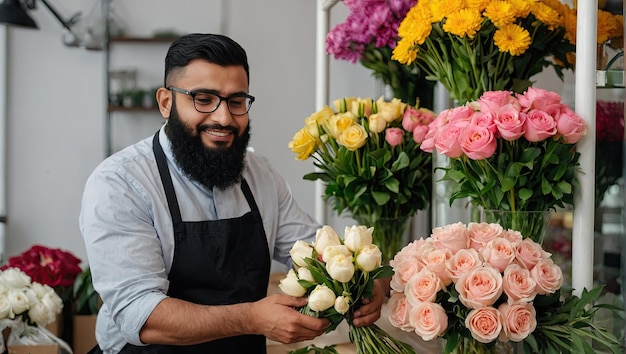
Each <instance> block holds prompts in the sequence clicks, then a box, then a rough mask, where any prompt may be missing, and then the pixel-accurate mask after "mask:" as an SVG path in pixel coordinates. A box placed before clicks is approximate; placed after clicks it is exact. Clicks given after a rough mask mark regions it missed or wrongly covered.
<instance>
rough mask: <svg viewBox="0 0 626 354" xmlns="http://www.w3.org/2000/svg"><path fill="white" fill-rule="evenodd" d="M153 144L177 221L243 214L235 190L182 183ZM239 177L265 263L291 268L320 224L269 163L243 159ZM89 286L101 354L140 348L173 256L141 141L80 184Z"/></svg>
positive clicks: (158, 186) (166, 216)
mask: <svg viewBox="0 0 626 354" xmlns="http://www.w3.org/2000/svg"><path fill="white" fill-rule="evenodd" d="M159 139H160V142H161V146H162V147H163V151H164V152H165V155H166V157H167V160H168V166H169V169H170V174H171V175H172V182H173V184H174V190H175V191H176V196H177V198H178V203H179V206H180V212H181V216H182V218H183V221H202V220H216V219H225V218H234V217H240V216H242V215H244V214H245V213H247V212H249V211H250V207H249V205H248V203H247V201H246V199H245V196H244V195H243V193H242V191H241V187H240V185H236V186H233V187H231V188H229V189H227V190H219V189H213V190H210V189H208V188H206V187H205V186H203V185H201V184H199V183H197V182H195V181H192V180H190V179H189V178H187V177H186V176H185V175H184V174H183V173H182V171H181V170H180V169H179V168H178V166H177V165H176V164H175V162H174V158H173V155H172V151H171V147H170V141H169V139H168V138H167V136H166V135H165V131H164V128H161V130H160V132H159ZM245 166H246V167H245V170H244V178H245V179H246V181H247V182H248V184H249V185H250V189H251V190H252V194H253V195H254V198H255V201H256V203H257V205H258V207H259V210H260V212H261V217H262V218H263V226H264V228H265V234H266V236H267V244H268V246H269V251H270V257H272V258H273V259H275V260H277V261H280V262H282V263H284V264H289V263H290V258H289V250H290V249H291V247H292V246H293V243H294V242H295V241H296V240H299V239H305V240H306V241H312V239H313V238H314V236H315V231H316V230H317V229H318V228H319V225H318V224H317V223H316V222H315V221H314V220H313V218H311V217H310V216H309V215H308V214H306V213H305V212H304V211H302V209H300V208H299V207H298V206H297V205H296V202H295V200H294V199H293V196H292V194H291V189H290V188H289V186H288V185H287V183H286V181H285V180H284V179H283V178H282V177H281V176H280V175H279V174H278V173H277V171H276V170H275V169H274V168H273V167H272V166H271V165H270V163H269V161H268V160H267V159H266V158H264V157H262V156H259V155H257V154H255V153H253V152H251V151H249V152H248V153H247V154H246V164H245ZM79 224H80V229H81V232H82V234H83V238H84V241H85V245H86V248H87V257H88V260H89V266H90V267H91V271H92V274H93V282H94V287H95V289H96V291H97V292H98V294H100V296H101V297H102V299H103V301H104V304H103V306H102V308H101V309H100V311H99V313H98V320H97V324H96V338H97V340H98V343H99V345H100V347H101V349H102V350H103V351H104V353H105V354H113V353H118V352H119V351H120V350H121V349H122V347H123V346H124V345H125V344H126V343H131V344H134V345H142V343H141V341H140V340H139V331H140V329H141V327H142V326H143V324H144V323H145V321H146V319H147V318H148V316H149V315H150V313H151V312H152V310H153V309H154V308H155V307H156V306H157V304H158V303H159V302H161V301H162V300H163V299H164V298H166V297H167V295H166V293H167V291H168V287H169V282H168V280H167V275H168V273H169V271H170V268H171V266H172V259H173V257H174V237H173V231H172V220H171V217H170V212H169V209H168V205H167V200H166V197H165V192H164V190H163V186H162V183H161V180H160V177H159V172H158V169H157V165H156V162H155V157H154V153H153V151H152V137H149V138H146V139H144V140H142V141H140V142H138V143H136V144H134V145H132V146H130V147H127V148H126V149H124V150H122V151H120V152H118V153H116V154H114V155H112V156H110V157H109V158H107V159H106V160H105V161H103V162H102V163H101V164H100V165H99V166H98V167H97V168H96V169H95V170H94V171H93V173H92V174H91V175H90V176H89V178H88V180H87V183H86V185H85V190H84V194H83V200H82V207H81V212H80V218H79Z"/></svg>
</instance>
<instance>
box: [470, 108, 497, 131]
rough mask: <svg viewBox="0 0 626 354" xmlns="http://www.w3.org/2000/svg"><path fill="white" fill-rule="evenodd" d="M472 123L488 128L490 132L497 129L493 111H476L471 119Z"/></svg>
mask: <svg viewBox="0 0 626 354" xmlns="http://www.w3.org/2000/svg"><path fill="white" fill-rule="evenodd" d="M470 125H475V126H478V127H483V128H487V129H488V130H489V131H490V132H492V133H494V134H495V132H496V131H497V128H496V123H495V122H494V118H493V113H491V112H480V111H476V112H474V114H473V115H472V118H471V119H470Z"/></svg>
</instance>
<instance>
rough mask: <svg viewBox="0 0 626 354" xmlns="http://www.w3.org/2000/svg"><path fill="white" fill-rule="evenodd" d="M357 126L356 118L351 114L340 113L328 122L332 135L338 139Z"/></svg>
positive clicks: (327, 125)
mask: <svg viewBox="0 0 626 354" xmlns="http://www.w3.org/2000/svg"><path fill="white" fill-rule="evenodd" d="M355 124H356V117H355V116H354V115H353V114H352V113H351V112H345V113H338V114H336V115H334V116H332V117H330V119H328V121H327V122H326V127H327V129H328V132H329V133H330V135H331V136H332V137H333V138H335V139H337V138H339V136H340V135H341V134H343V132H344V131H346V129H348V128H350V127H351V126H353V125H355Z"/></svg>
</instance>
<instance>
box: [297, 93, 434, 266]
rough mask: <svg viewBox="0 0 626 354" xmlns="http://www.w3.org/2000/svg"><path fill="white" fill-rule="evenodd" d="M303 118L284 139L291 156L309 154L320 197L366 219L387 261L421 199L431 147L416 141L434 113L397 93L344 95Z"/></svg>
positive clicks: (427, 191) (424, 202)
mask: <svg viewBox="0 0 626 354" xmlns="http://www.w3.org/2000/svg"><path fill="white" fill-rule="evenodd" d="M334 106H335V110H333V109H332V108H331V107H330V106H325V107H324V108H322V109H321V110H319V111H318V112H315V113H313V114H312V115H311V116H309V117H308V118H306V119H305V121H304V128H302V129H300V130H299V131H298V132H296V134H295V135H294V136H293V138H292V140H291V141H290V142H289V148H290V149H291V150H292V151H293V152H294V153H296V158H297V159H300V160H306V159H308V158H313V159H314V160H315V161H314V165H315V167H317V168H319V170H320V171H319V172H313V173H308V174H306V175H305V176H304V179H306V180H311V181H314V180H317V179H319V180H321V181H323V182H324V183H325V184H326V189H325V194H324V196H323V198H324V200H326V201H328V202H330V203H331V204H332V206H333V208H334V209H335V210H336V211H337V213H338V214H340V215H341V214H342V213H343V212H344V211H346V210H347V211H348V212H349V213H350V216H352V217H353V218H354V219H355V220H356V221H357V222H358V223H359V224H361V225H369V226H373V227H374V243H375V244H376V245H377V246H378V247H379V248H380V249H381V251H382V252H383V260H384V262H387V261H388V260H389V259H391V258H392V257H393V255H394V254H395V253H396V252H397V251H398V250H400V248H401V247H402V242H403V241H402V236H403V228H402V227H399V225H402V226H403V227H405V226H406V225H407V220H408V221H410V217H412V216H413V215H414V214H415V212H417V211H418V210H423V209H425V208H426V207H427V206H428V203H429V202H430V196H431V184H432V165H431V161H432V154H430V153H425V152H423V151H421V150H420V149H419V146H420V144H421V142H422V140H423V139H424V137H425V135H426V132H427V131H428V124H429V123H430V122H431V121H432V120H433V119H434V118H435V114H434V113H433V112H432V111H431V110H429V109H426V108H418V107H416V106H409V105H407V104H405V103H403V102H401V101H400V100H399V99H395V98H394V99H392V100H390V101H385V100H384V99H383V98H382V97H381V98H379V99H378V100H373V99H371V98H354V97H348V98H343V99H338V100H335V101H334Z"/></svg>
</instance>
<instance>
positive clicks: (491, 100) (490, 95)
mask: <svg viewBox="0 0 626 354" xmlns="http://www.w3.org/2000/svg"><path fill="white" fill-rule="evenodd" d="M478 104H479V105H480V110H481V111H483V112H489V111H491V112H496V111H498V110H499V109H500V107H502V106H505V105H509V104H514V105H516V106H517V107H519V103H518V102H517V99H516V98H515V97H514V96H513V95H512V92H511V91H485V92H483V94H482V95H481V96H480V98H479V99H478Z"/></svg>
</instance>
